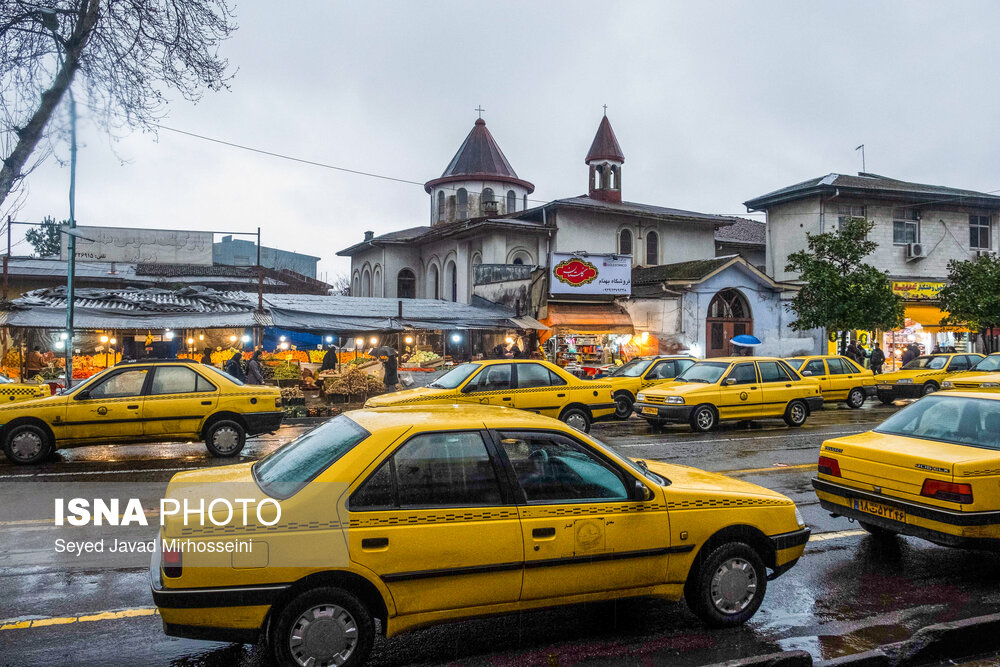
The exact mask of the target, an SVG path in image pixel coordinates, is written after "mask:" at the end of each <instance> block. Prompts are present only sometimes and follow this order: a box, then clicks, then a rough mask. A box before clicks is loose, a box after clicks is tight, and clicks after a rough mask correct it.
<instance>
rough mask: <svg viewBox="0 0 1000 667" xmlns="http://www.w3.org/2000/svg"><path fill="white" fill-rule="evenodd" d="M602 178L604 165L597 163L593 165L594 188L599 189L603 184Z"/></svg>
mask: <svg viewBox="0 0 1000 667" xmlns="http://www.w3.org/2000/svg"><path fill="white" fill-rule="evenodd" d="M603 180H604V166H603V165H600V164H599V165H597V166H596V167H594V189H595V190H600V189H601V188H602V187H603V186H604V183H603V182H602V181H603Z"/></svg>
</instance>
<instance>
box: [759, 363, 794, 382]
mask: <svg viewBox="0 0 1000 667" xmlns="http://www.w3.org/2000/svg"><path fill="white" fill-rule="evenodd" d="M757 368H759V369H760V381H761V382H790V381H791V379H792V378H791V376H790V375H789V374H788V371H786V370H785V369H784V368H782V367H781V365H779V364H778V362H777V361H758V362H757Z"/></svg>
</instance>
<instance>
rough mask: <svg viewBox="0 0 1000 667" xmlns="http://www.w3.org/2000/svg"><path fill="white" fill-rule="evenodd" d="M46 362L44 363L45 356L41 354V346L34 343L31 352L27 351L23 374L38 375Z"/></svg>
mask: <svg viewBox="0 0 1000 667" xmlns="http://www.w3.org/2000/svg"><path fill="white" fill-rule="evenodd" d="M47 365H48V364H46V363H45V357H43V356H42V348H41V347H39V346H38V345H36V346H35V347H34V349H33V350H31V352H29V353H28V358H27V360H26V361H25V363H24V370H25V375H27V376H28V377H29V378H30V377H34V376H36V375H38V374H39V373H40V372H41V371H42V369H43V368H45V367H46V366H47Z"/></svg>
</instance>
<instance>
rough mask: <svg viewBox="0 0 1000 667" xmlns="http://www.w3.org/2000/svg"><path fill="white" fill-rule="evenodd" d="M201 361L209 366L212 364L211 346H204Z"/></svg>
mask: <svg viewBox="0 0 1000 667" xmlns="http://www.w3.org/2000/svg"><path fill="white" fill-rule="evenodd" d="M201 363H203V364H205V365H207V366H211V365H212V348H210V347H206V348H205V351H204V352H203V353H202V355H201Z"/></svg>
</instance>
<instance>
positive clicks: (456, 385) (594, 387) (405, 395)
mask: <svg viewBox="0 0 1000 667" xmlns="http://www.w3.org/2000/svg"><path fill="white" fill-rule="evenodd" d="M448 403H472V404H475V405H498V406H501V407H509V408H517V409H519V410H528V411H529V412H534V413H536V414H540V415H545V416H547V417H556V418H558V419H561V420H562V421H564V422H566V423H567V424H569V425H570V426H572V427H573V428H575V429H577V430H580V431H583V432H585V433H586V432H589V431H590V424H591V423H592V422H593V421H594V420H595V419H602V418H604V417H610V416H612V415H614V414H615V401H614V398H612V396H611V384H610V383H609V382H606V381H604V380H581V379H580V378H578V377H576V376H575V375H572V374H570V373H567V372H566V371H565V370H563V369H562V368H559V367H558V366H556V365H555V364H551V363H549V362H547V361H534V360H530V359H494V360H488V361H473V362H470V363H467V364H460V365H458V366H456V367H455V368H453V369H452V370H451V371H449V372H448V373H445V374H444V375H442V376H441V377H439V378H438V379H437V380H435V381H434V382H432V383H431V384H429V385H427V386H426V387H419V388H417V389H406V390H403V391H396V392H392V393H390V394H383V395H382V396H376V397H374V398H370V399H368V401H367V402H366V403H365V407H366V408H384V407H389V406H399V405H443V404H448Z"/></svg>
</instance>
